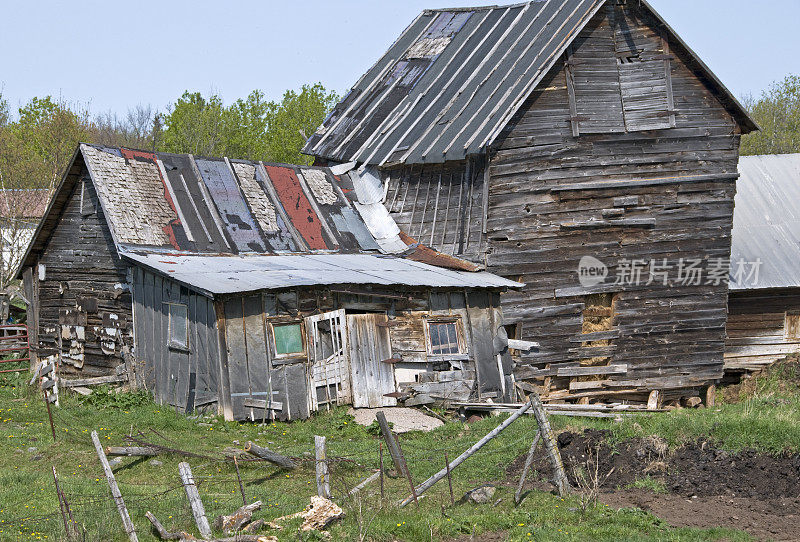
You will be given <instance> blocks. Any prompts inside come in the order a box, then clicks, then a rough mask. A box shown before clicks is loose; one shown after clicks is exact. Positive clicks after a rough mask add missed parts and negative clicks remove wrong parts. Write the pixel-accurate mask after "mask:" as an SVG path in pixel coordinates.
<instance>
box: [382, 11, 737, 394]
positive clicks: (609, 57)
mask: <svg viewBox="0 0 800 542" xmlns="http://www.w3.org/2000/svg"><path fill="white" fill-rule="evenodd" d="M632 9H633V8H625V9H622V8H619V7H616V8H615V7H614V6H613V5H612V6H611V7H610V8H609V10H610V11H608V10H606V11H601V12H600V13H599V14H598V15H597V16H596V17H595V19H593V20H592V22H591V23H590V24H589V25H588V26H587V27H586V29H585V30H584V31H583V32H582V34H581V35H580V36H579V37H578V39H577V40H576V41H575V42H574V43H573V45H572V47H571V50H570V51H569V54H568V55H566V56H565V57H564V62H560V63H558V64H557V65H556V66H555V67H554V68H553V69H552V70H551V72H550V73H549V74H548V75H547V77H546V78H545V79H544V81H543V82H542V83H541V84H540V85H539V87H538V88H537V90H536V91H535V92H534V93H533V94H532V95H531V96H530V97H529V99H528V100H527V102H526V104H525V105H524V107H523V108H522V109H521V110H520V111H519V112H518V114H517V115H516V116H515V117H514V119H513V120H512V122H510V123H509V125H508V126H507V127H506V128H505V129H504V131H503V133H502V134H501V137H500V138H499V139H498V141H497V142H496V144H495V146H494V148H493V149H492V151H491V153H490V162H489V163H490V166H489V171H488V174H487V172H486V171H485V169H484V167H483V165H482V164H483V162H484V161H485V157H483V156H479V157H472V159H471V160H468V161H467V163H455V162H450V163H447V164H445V165H444V166H434V165H429V166H420V165H416V166H405V167H403V168H396V169H393V170H388V171H385V172H384V177H385V178H388V179H389V190H388V193H387V198H386V204H387V206H388V207H389V209H390V211H391V212H392V213H393V215H394V216H395V218H396V219H397V221H398V223H399V225H400V227H401V228H403V229H404V231H406V232H407V233H409V234H410V235H412V236H414V237H416V238H417V239H418V240H419V241H421V242H425V243H430V244H431V245H432V246H434V247H435V248H438V249H441V250H443V251H446V252H452V253H454V254H456V255H462V256H464V257H467V258H469V259H471V260H473V261H477V262H480V263H483V264H485V265H486V266H487V270H489V271H491V272H493V273H496V274H499V275H502V276H505V277H507V278H513V279H515V280H520V281H522V282H524V283H526V287H525V288H524V289H523V290H521V291H512V292H507V293H505V294H503V311H504V315H505V319H506V320H507V321H508V322H511V323H515V324H516V326H513V325H511V326H509V331H510V332H511V333H517V334H518V335H517V338H522V339H527V340H534V341H538V342H540V343H541V349H540V351H539V352H538V353H534V354H530V355H525V356H524V357H523V358H522V361H523V363H525V364H530V365H532V366H533V367H532V368H535V369H536V370H532V368H522V369H520V370H519V371H518V373H519V374H518V376H520V377H536V380H535V381H536V382H537V383H538V384H540V385H541V386H543V387H544V389H545V391H549V392H551V396H552V397H558V396H563V395H567V392H566V391H564V390H568V389H569V388H570V387H572V392H571V393H569V395H570V396H574V397H581V396H592V395H599V394H608V393H609V390H611V391H620V392H623V391H624V392H628V393H630V392H634V391H636V392H643V391H646V390H647V389H655V388H662V389H666V388H678V387H683V388H695V387H700V386H701V385H703V384H704V383H706V382H708V381H711V380H713V379H717V378H720V377H721V376H722V356H723V348H724V339H725V318H726V299H727V284H726V282H725V281H724V280H723V281H716V282H713V283H711V284H706V277H705V276H703V277H702V279H701V281H700V283H699V284H694V282H693V281H688V283H686V284H680V282H681V281H678V282H679V283H678V284H677V285H675V284H671V283H670V284H669V285H668V286H664V285H663V284H660V283H659V279H660V276H657V277H656V280H653V281H650V284H646V283H647V282H648V280H649V275H648V273H649V264H650V262H651V261H656V262H657V263H661V262H663V260H664V259H666V260H667V262H666V264H667V266H671V275H670V278H669V281H670V282H675V279H676V278H678V276H679V275H678V274H679V270H678V266H679V264H680V261H681V259H683V261H684V265H688V263H689V262H690V261H694V260H700V261H701V264H700V267H701V268H702V269H703V272H707V271H708V269H709V268H710V267H713V265H714V264H715V263H718V262H717V260H718V259H727V258H728V257H729V255H730V232H731V222H732V215H733V197H734V194H735V178H736V166H737V161H738V147H739V132H740V130H739V128H738V126H737V123H736V122H735V120H734V119H733V118H732V117H731V115H730V113H729V112H728V111H727V110H726V109H725V107H723V106H722V105H721V104H720V102H719V101H718V100H717V98H716V97H715V95H714V94H713V93H712V92H711V91H710V90H709V87H708V86H707V84H706V82H704V81H703V80H702V79H701V77H700V75H698V74H697V73H695V72H694V71H692V70H691V69H690V68H689V67H688V66H689V65H690V62H689V59H688V58H687V57H684V56H682V53H681V52H680V49H679V47H672V46H671V45H672V44H670V43H668V42H664V41H663V40H662V35H661V34H659V33H658V32H657V30H656V25H655V24H654V23H653V22H652V21H650V20H649V19H647V18H646V16H644V14H643V13H640V12H636V11H632ZM612 16H614V17H616V18H617V19H616V20H611V19H610V17H612ZM620 28H624V29H625V30H624V31H622V30H620ZM615 39H616V40H622V42H623V43H622V44H621V45H620V44H619V43H618V44H617V45H616V46H615V45H614V42H613V40H615ZM627 46H630V48H631V49H632V50H636V51H640V54H639V56H641V57H642V58H644V59H646V60H647V62H645V61H642V62H640V64H631V65H629V66H628V67H626V68H625V71H624V73H623V72H620V71H616V72H615V71H614V68H615V67H616V66H617V62H618V61H617V54H618V52H617V51H616V50H615V49H614V47H616V48H617V49H620V48H623V49H624V48H625V47H627ZM628 60H630V61H631V62H637V61H638V60H637V59H632V60H631V59H627V58H626V61H628ZM654 62H655V63H657V64H658V65H659V66H661V67H662V69H668V70H669V78H668V80H669V84H670V87H671V89H670V90H671V92H669V96H668V98H669V99H667V89H666V86H664V85H665V84H666V83H665V79H664V76H662V77H661V79H659V81H660V82H659V84H658V85H661V86H660V87H659V86H658V85H656V84H654V83H652V77H651V76H652V74H653V73H654V69H655V64H654ZM631 66H633V67H631ZM637 67H641V72H638V73H637V72H636V71H635V69H636V68H637ZM570 72H571V76H572V77H573V78H575V77H578V80H574V81H572V82H573V83H576V84H575V85H573V86H572V92H570V88H569V86H568V77H569V76H570ZM623 87H624V92H625V93H626V94H625V95H627V96H628V99H627V103H626V104H622V98H623V97H624V95H623V94H620V95H619V96H620V103H619V104H618V105H619V107H614V108H612V107H610V106H608V103H606V102H608V100H609V99H610V98H609V96H611V94H610V93H609V89H612V90H613V89H617V91H619V92H623V90H621V89H622V88H623ZM656 87H658V88H656ZM648 93H649V94H648ZM631 96H633V97H636V96H644V101H643V102H640V105H641V104H642V103H643V104H644V106H643V107H645V108H647V107H651V111H650V112H649V113H648V112H646V111H645V112H644V113H637V114H636V115H635V116H633V117H630V116H629V118H628V121H629V122H627V123H626V118H625V117H624V116H619V117H615V115H622V114H623V113H625V114H627V113H629V112H630V111H632V110H634V109H635V108H636V107H637V106H636V105H635V104H636V100H635V99H633V100H631ZM662 98H664V99H662ZM670 102H671V103H670ZM602 115H606V117H605V118H604V117H602ZM673 122H674V127H672V125H673ZM652 123H657V124H658V125H659V126H662V128H661V129H649V127H650V126H649V125H652ZM576 132H577V135H576ZM467 164H469V169H468V167H467ZM440 178H441V179H443V181H441V184H440V180H439V179H440ZM451 178H453V179H456V180H457V181H456V183H455V184H452V183H450V182H445V181H444V180H445V179H446V180H448V181H449V179H451ZM487 178H488V179H489V181H488V185H487V184H484V181H485V179H487ZM461 179H464V181H463V182H464V183H465V186H468V187H471V190H469V189H468V190H467V191H466V192H459V194H462V195H461V197H460V198H458V199H457V198H454V197H453V196H452V194H453V190H452V189H451V186H453V187H459V188H460V185H459V182H461ZM445 186H446V187H447V193H449V194H450V197H449V198H448V197H443V196H442V194H444V193H445V192H444V191H443V189H442V188H441V187H445ZM418 193H419V194H425V196H424V197H423V196H416V194H418ZM465 193H466V194H468V195H467V196H464V195H463V194H465ZM487 196H488V199H487ZM437 198H439V199H438V202H439V204H438V205H437ZM441 202H445V206H444V207H443V206H442V205H441ZM476 212H477V214H476ZM444 216H447V217H448V218H446V219H443V217H444ZM453 216H455V217H463V218H466V224H467V225H468V227H467V228H466V231H467V232H472V236H473V237H472V238H471V240H470V243H469V246H470V247H471V250H462V251H460V250H461V247H463V246H464V245H465V244H466V243H465V241H466V239H467V237H468V236H467V237H465V236H464V230H463V229H462V228H459V226H458V222H457V221H456V222H454V221H453V218H452V217H453ZM467 217H469V218H467ZM432 231H433V235H431V232H432ZM584 256H591V257H594V258H597V259H598V260H600V261H601V262H603V263H604V264H606V265H607V266H608V274H609V276H608V278H607V279H606V281H605V282H604V283H603V284H600V285H596V286H594V287H592V288H585V287H582V286H581V284H580V282H579V280H578V266H579V262H580V260H581V258H582V257H584ZM634 260H641V261H642V262H644V263H643V264H639V265H640V266H642V268H643V271H642V277H643V279H644V280H642V283H641V284H640V285H638V286H636V285H632V284H621V285H617V286H612V285H611V284H610V283H612V282H614V280H615V278H616V277H617V274H618V272H620V271H621V270H620V264H622V265H623V266H624V265H626V264H625V262H626V261H634ZM724 263H725V265H727V262H724ZM662 271H663V269H662ZM685 274H686V273H684V275H685ZM587 307H589V308H587ZM590 332H594V333H599V335H594V336H591V337H589V339H591V340H587V337H584V335H585V334H587V333H590ZM558 364H566V365H561V367H559V365H558ZM578 364H579V365H584V366H588V365H602V366H609V365H612V366H613V365H623V366H624V372H621V371H622V370H623V367H618V368H616V369H615V371H616V372H611V373H610V374H608V373H607V372H606V371H607V369H600V370H598V371H597V372H598V373H601V374H598V375H590V376H561V377H559V376H558V373H559V372H561V373H562V375H567V374H573V375H574V374H576V373H581V372H582V371H583V372H590V371H591V369H580V370H578V371H575V370H574V369H570V367H574V366H575V365H578ZM556 390H561V391H556Z"/></svg>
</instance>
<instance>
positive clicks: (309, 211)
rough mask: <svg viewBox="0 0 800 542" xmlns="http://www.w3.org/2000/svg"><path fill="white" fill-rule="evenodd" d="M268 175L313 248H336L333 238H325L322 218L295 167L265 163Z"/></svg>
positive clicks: (300, 230) (308, 243)
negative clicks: (301, 182)
mask: <svg viewBox="0 0 800 542" xmlns="http://www.w3.org/2000/svg"><path fill="white" fill-rule="evenodd" d="M265 169H266V170H267V175H268V176H269V180H270V181H271V182H272V185H273V186H274V187H275V191H276V193H277V194H278V198H280V200H281V201H280V203H281V205H283V208H284V209H285V210H286V213H287V214H288V216H289V220H291V222H292V224H293V225H294V227H295V229H296V230H297V231H298V233H299V234H300V235H301V236H302V237H303V240H305V242H306V244H307V245H308V248H310V249H311V250H330V249H334V248H336V247H335V244H334V242H332V241H334V240H332V239H325V235H324V234H323V231H322V222H321V218H320V217H319V216H318V215H317V213H316V212H315V211H314V208H313V206H312V205H311V202H310V201H309V200H308V197H307V196H306V193H305V192H304V191H303V187H302V186H301V184H300V180H299V179H298V178H297V174H296V173H295V171H294V169H293V168H291V167H286V166H276V165H265Z"/></svg>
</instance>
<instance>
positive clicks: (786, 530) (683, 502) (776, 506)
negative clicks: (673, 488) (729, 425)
mask: <svg viewBox="0 0 800 542" xmlns="http://www.w3.org/2000/svg"><path fill="white" fill-rule="evenodd" d="M600 501H601V502H603V503H605V504H607V505H609V506H613V507H614V508H631V507H636V508H641V509H642V510H647V511H648V512H652V513H653V514H655V515H656V516H658V517H659V518H661V519H662V520H664V521H666V522H667V523H669V524H670V525H672V526H674V527H699V528H709V527H719V526H723V527H732V528H735V529H741V530H743V531H746V532H748V533H750V535H752V536H754V537H756V538H758V539H759V540H800V499H798V498H783V499H767V500H764V499H751V498H749V497H726V496H721V495H717V496H711V497H694V498H688V499H687V498H685V497H681V496H680V495H674V494H671V493H666V494H660V493H653V492H652V491H648V490H646V489H628V490H623V491H612V492H605V493H601V495H600Z"/></svg>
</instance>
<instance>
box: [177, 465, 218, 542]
mask: <svg viewBox="0 0 800 542" xmlns="http://www.w3.org/2000/svg"><path fill="white" fill-rule="evenodd" d="M178 472H179V473H180V475H181V481H182V482H183V488H184V489H185V490H186V498H187V499H189V505H191V507H192V515H193V516H194V522H195V523H196V524H197V529H198V530H199V531H200V536H202V537H203V538H206V539H208V538H211V526H210V525H209V524H208V518H206V510H205V508H204V507H203V501H202V500H201V499H200V493H199V492H198V491H197V486H196V485H195V483H194V477H193V476H192V468H191V467H190V466H189V463H185V462H183V463H178Z"/></svg>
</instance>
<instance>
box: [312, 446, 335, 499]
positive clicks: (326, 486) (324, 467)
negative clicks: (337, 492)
mask: <svg viewBox="0 0 800 542" xmlns="http://www.w3.org/2000/svg"><path fill="white" fill-rule="evenodd" d="M314 456H315V459H316V462H315V463H316V467H317V468H316V471H317V495H319V496H320V497H325V498H326V499H330V498H331V484H330V479H329V475H328V447H327V445H326V443H325V437H321V436H319V435H314Z"/></svg>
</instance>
